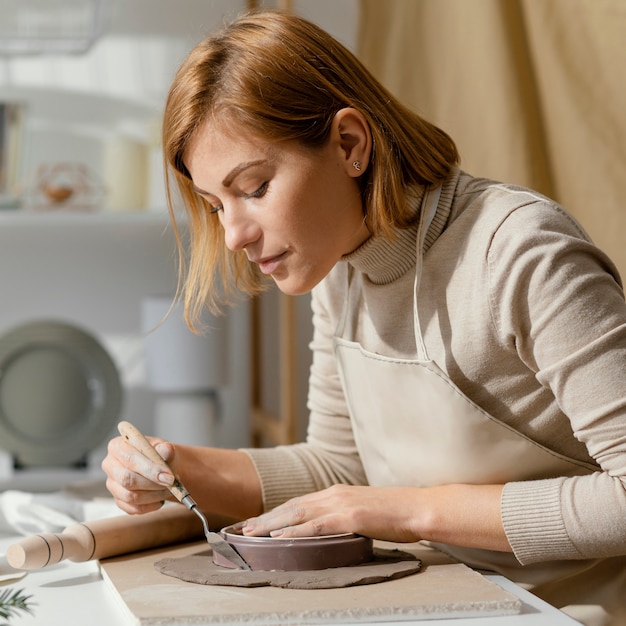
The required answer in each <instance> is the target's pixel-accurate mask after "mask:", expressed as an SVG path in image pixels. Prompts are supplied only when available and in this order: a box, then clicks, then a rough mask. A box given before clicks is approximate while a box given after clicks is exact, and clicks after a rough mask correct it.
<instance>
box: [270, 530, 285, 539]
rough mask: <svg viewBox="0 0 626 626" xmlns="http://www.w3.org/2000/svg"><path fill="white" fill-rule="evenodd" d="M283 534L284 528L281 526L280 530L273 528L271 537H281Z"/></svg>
mask: <svg viewBox="0 0 626 626" xmlns="http://www.w3.org/2000/svg"><path fill="white" fill-rule="evenodd" d="M282 534H283V529H282V528H279V529H278V530H273V531H272V532H271V533H270V537H280V536H281V535H282Z"/></svg>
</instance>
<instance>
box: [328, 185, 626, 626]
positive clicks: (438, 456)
mask: <svg viewBox="0 0 626 626" xmlns="http://www.w3.org/2000/svg"><path fill="white" fill-rule="evenodd" d="M440 193H441V189H440V188H437V189H434V190H431V191H429V192H428V193H427V194H426V195H425V197H424V199H423V201H422V206H421V212H420V224H419V228H418V233H417V242H416V246H417V251H416V272H415V280H414V295H413V319H414V322H413V325H414V334H415V344H416V353H417V355H416V358H415V359H400V358H391V357H386V356H382V355H379V354H375V353H372V352H369V351H367V350H365V349H364V348H363V347H362V346H361V345H360V344H358V343H357V342H356V341H354V340H353V339H352V337H351V336H350V335H351V334H353V332H352V331H350V330H347V323H346V320H347V319H348V314H349V312H351V313H354V311H351V309H352V308H354V306H353V305H351V298H350V285H351V278H352V268H350V270H349V272H348V290H347V295H346V299H345V304H344V307H343V311H342V313H341V315H340V318H339V322H338V324H337V329H336V331H335V337H334V350H335V356H336V359H337V366H338V370H339V376H340V380H341V383H342V387H343V390H344V394H345V398H346V402H347V406H348V411H349V415H350V420H351V423H352V428H353V432H354V439H355V442H356V446H357V449H358V451H359V454H360V456H361V460H362V463H363V467H364V470H365V474H366V476H367V480H368V483H369V484H370V485H372V486H394V485H396V486H416V487H429V486H436V485H442V484H448V483H466V484H472V483H473V484H503V483H506V482H512V481H522V480H536V479H541V478H550V477H557V476H574V475H583V474H588V473H591V472H594V471H597V469H598V468H597V467H595V466H593V465H591V464H588V463H584V462H581V461H578V460H575V459H569V458H567V457H565V456H563V455H561V454H559V453H556V452H554V451H552V450H550V449H548V448H546V447H545V446H543V445H541V444H540V443H538V442H535V441H533V440H531V439H530V438H529V437H527V436H525V435H524V434H522V433H519V432H517V431H516V430H514V429H513V428H511V427H510V426H508V425H507V424H505V423H503V422H501V421H499V420H498V419H497V418H496V417H494V416H492V415H490V414H489V413H487V412H486V411H484V410H483V409H482V408H481V407H479V406H478V405H476V404H475V403H474V402H473V401H472V400H471V399H470V398H468V397H467V396H466V395H465V394H464V393H463V392H462V391H461V390H460V389H459V388H458V387H457V386H456V385H455V384H454V382H453V381H452V380H450V378H449V377H448V376H447V375H446V374H445V373H444V372H443V370H442V369H441V368H440V367H439V366H438V365H437V364H436V363H435V362H434V361H432V360H431V359H430V358H429V357H428V352H427V349H426V346H425V343H424V339H423V336H422V332H421V328H420V320H419V315H418V312H419V310H418V296H419V287H420V280H421V274H422V265H423V248H424V240H425V236H426V232H427V231H428V227H429V226H430V224H431V222H432V219H433V217H434V215H435V212H436V210H437V204H438V201H439V196H440ZM350 319H356V318H355V316H354V315H352V316H351V317H350ZM346 335H347V336H346ZM426 543H428V544H429V545H432V546H434V547H436V548H438V549H440V550H442V551H444V552H446V553H448V554H450V555H451V556H453V557H454V558H456V559H458V560H460V561H462V562H465V563H467V564H469V565H471V566H473V567H477V568H483V569H491V570H495V571H499V572H500V573H502V574H503V575H505V576H507V577H508V578H510V579H512V580H514V581H516V582H518V583H519V584H523V585H525V586H529V587H531V588H532V589H533V592H534V593H536V594H537V595H539V596H540V597H543V599H544V600H546V601H547V602H550V603H552V604H554V605H555V606H559V607H561V608H563V609H564V610H566V612H568V613H570V615H572V616H573V617H575V618H577V619H581V621H583V622H584V623H587V624H591V623H594V624H595V623H601V622H596V621H594V619H587V618H588V615H587V613H585V611H587V612H588V611H592V613H593V614H595V613H594V612H599V613H600V614H602V613H603V610H602V609H601V608H600V606H599V605H600V604H605V603H606V596H607V594H608V595H612V597H613V598H614V601H616V602H618V603H619V604H618V606H620V607H623V599H620V598H622V596H623V593H624V589H625V588H626V580H625V576H626V568H625V563H626V559H623V558H618V559H608V560H607V559H605V560H599V561H595V562H594V561H560V562H552V563H536V564H533V565H530V566H524V567H522V566H521V565H520V564H519V562H518V561H517V560H516V558H515V556H514V555H513V554H511V553H505V552H493V551H489V550H477V549H471V548H464V547H462V546H451V545H447V544H446V545H444V544H439V543H431V542H426ZM596 569H597V570H602V571H604V570H607V571H608V572H610V576H609V577H608V578H610V579H611V580H613V581H614V582H615V585H614V586H615V587H616V589H615V591H613V592H612V593H610V592H609V590H608V588H607V584H606V581H607V580H608V578H607V575H606V572H605V574H604V575H603V576H599V575H598V572H594V570H596ZM601 581H604V582H601ZM583 598H584V599H583ZM581 600H582V604H584V605H585V606H583V607H582V608H581V607H580V606H578V605H579V602H580V601H581ZM624 610H626V607H625V608H624ZM580 611H582V613H580Z"/></svg>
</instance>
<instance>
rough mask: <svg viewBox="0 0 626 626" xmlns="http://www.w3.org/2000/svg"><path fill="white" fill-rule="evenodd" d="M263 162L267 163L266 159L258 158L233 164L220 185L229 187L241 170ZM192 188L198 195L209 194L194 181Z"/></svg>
mask: <svg viewBox="0 0 626 626" xmlns="http://www.w3.org/2000/svg"><path fill="white" fill-rule="evenodd" d="M263 163H267V160H266V159H258V160H256V161H245V162H244V163H240V164H239V165H237V166H235V167H234V168H233V169H232V170H231V171H230V172H229V173H228V174H227V175H226V177H225V178H224V180H223V181H222V185H223V186H224V187H230V186H231V185H232V184H233V181H234V180H235V178H237V176H238V175H239V174H241V172H243V171H244V170H247V169H248V168H249V167H253V166H255V165H262V164H263ZM193 190H194V191H195V192H196V193H199V194H200V195H205V196H206V195H211V194H210V193H209V192H208V191H204V189H200V187H198V186H197V185H196V184H195V183H194V185H193Z"/></svg>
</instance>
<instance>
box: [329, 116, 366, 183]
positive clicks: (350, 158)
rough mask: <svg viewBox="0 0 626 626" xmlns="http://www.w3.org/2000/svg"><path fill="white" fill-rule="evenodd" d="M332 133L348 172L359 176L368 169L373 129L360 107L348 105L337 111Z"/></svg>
mask: <svg viewBox="0 0 626 626" xmlns="http://www.w3.org/2000/svg"><path fill="white" fill-rule="evenodd" d="M331 134H332V136H333V137H334V139H335V141H336V142H337V145H338V147H339V149H340V150H341V157H342V159H343V161H344V164H345V167H346V172H347V173H348V175H349V176H351V177H353V178H358V177H359V176H361V175H362V174H363V173H364V172H365V170H366V169H367V167H368V165H369V161H370V156H371V152H372V131H371V130H370V126H369V124H368V123H367V120H366V119H365V116H364V115H363V113H361V111H359V110H358V109H353V108H352V107H346V108H345V109H340V110H339V111H337V113H335V117H334V118H333V125H332V129H331Z"/></svg>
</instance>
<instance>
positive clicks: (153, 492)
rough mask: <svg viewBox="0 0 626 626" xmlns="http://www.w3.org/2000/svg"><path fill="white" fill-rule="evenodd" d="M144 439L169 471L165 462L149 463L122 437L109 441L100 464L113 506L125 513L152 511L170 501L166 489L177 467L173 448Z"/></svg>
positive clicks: (169, 445)
mask: <svg viewBox="0 0 626 626" xmlns="http://www.w3.org/2000/svg"><path fill="white" fill-rule="evenodd" d="M147 439H148V441H149V442H150V443H151V444H152V445H153V446H154V447H155V449H156V451H157V452H158V453H159V454H160V456H161V457H163V459H164V460H165V461H166V463H167V465H169V466H170V468H171V469H169V468H168V467H167V465H166V464H165V463H164V464H162V465H158V464H155V463H153V462H152V461H150V460H149V459H148V458H147V457H145V456H144V455H143V454H141V452H138V451H137V450H136V449H135V448H133V446H131V445H130V444H129V443H128V442H127V441H126V440H125V439H124V438H123V437H116V438H115V439H112V440H111V441H110V442H109V445H108V454H107V456H106V457H105V459H104V460H103V461H102V469H103V470H104V472H105V474H106V475H107V480H106V487H107V489H108V490H109V492H110V493H111V495H112V496H113V498H114V499H115V503H116V504H117V506H118V507H119V508H120V509H122V511H125V512H126V513H149V512H150V511H156V510H157V509H159V508H161V506H163V503H164V502H165V500H172V499H174V498H173V496H172V495H171V493H170V491H169V489H168V486H169V485H171V484H173V482H174V476H173V474H172V470H174V471H176V466H177V462H176V461H177V459H176V448H175V446H174V445H173V444H171V443H169V442H167V441H164V440H163V439H157V438H155V437H147Z"/></svg>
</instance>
